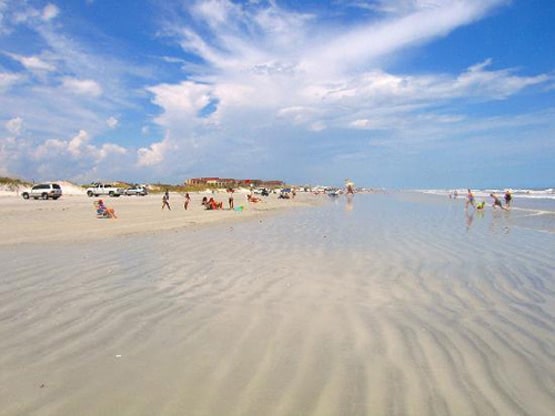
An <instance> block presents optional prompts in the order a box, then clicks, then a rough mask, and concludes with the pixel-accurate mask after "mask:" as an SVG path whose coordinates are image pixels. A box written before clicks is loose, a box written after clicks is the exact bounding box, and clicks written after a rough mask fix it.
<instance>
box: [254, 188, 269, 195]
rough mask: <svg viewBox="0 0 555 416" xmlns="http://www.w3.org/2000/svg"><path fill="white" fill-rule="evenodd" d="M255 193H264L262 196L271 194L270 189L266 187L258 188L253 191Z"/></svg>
mask: <svg viewBox="0 0 555 416" xmlns="http://www.w3.org/2000/svg"><path fill="white" fill-rule="evenodd" d="M253 193H255V194H258V195H262V196H268V195H270V191H269V190H268V189H266V188H257V189H255V190H254V191H253Z"/></svg>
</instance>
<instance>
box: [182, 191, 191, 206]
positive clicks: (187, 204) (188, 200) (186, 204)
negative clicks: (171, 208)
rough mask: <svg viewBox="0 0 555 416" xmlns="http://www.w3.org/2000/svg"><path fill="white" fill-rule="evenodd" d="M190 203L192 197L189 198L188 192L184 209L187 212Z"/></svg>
mask: <svg viewBox="0 0 555 416" xmlns="http://www.w3.org/2000/svg"><path fill="white" fill-rule="evenodd" d="M189 202H191V197H190V196H189V192H186V193H185V201H184V202H183V208H185V210H187V208H188V207H189Z"/></svg>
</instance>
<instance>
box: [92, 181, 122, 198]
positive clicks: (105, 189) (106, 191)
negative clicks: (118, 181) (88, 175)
mask: <svg viewBox="0 0 555 416" xmlns="http://www.w3.org/2000/svg"><path fill="white" fill-rule="evenodd" d="M123 192H124V191H123V189H121V188H118V187H117V186H114V185H110V184H103V183H93V184H91V186H89V187H88V188H87V190H86V193H87V195H88V196H89V197H92V196H100V195H108V196H113V197H118V196H120V195H122V194H123Z"/></svg>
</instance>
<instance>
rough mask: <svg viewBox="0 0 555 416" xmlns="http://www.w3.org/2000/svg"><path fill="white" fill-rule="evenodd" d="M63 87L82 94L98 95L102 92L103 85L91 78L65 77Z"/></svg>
mask: <svg viewBox="0 0 555 416" xmlns="http://www.w3.org/2000/svg"><path fill="white" fill-rule="evenodd" d="M62 87H63V88H65V89H66V90H68V91H70V92H73V93H75V94H80V95H88V96H91V97H98V96H100V95H101V94H102V87H101V86H100V85H99V84H98V83H97V82H96V81H93V80H90V79H76V78H69V77H66V78H63V79H62Z"/></svg>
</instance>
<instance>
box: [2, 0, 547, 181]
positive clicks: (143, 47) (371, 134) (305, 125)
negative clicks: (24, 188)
mask: <svg viewBox="0 0 555 416" xmlns="http://www.w3.org/2000/svg"><path fill="white" fill-rule="evenodd" d="M554 21H555V1H553V0H512V1H510V0H443V1H442V0H366V1H365V0H347V1H339V0H335V1H316V0H311V1H293V0H287V1H279V0H273V1H263V0H250V1H248V0H245V1H229V0H211V1H194V0H188V1H185V0H182V1H171V0H167V1H163V2H159V1H148V0H144V1H136V0H134V1H131V0H129V1H127V0H119V1H117V2H114V1H107V0H65V1H39V0H37V1H34V0H33V1H31V0H17V1H12V0H0V175H3V176H6V175H7V176H17V177H21V178H24V179H30V180H35V181H40V180H61V179H67V180H72V181H75V182H79V183H86V182H90V181H96V180H126V181H130V182H164V183H168V182H169V183H180V182H182V181H183V180H185V179H187V178H189V177H196V176H221V177H237V178H260V179H283V180H285V181H287V182H290V183H298V184H304V183H310V184H335V185H338V184H341V183H343V180H344V179H345V178H347V177H349V178H351V179H353V180H354V182H355V183H356V184H357V185H364V186H375V187H387V188H440V187H441V188H453V187H467V186H469V187H475V188H478V187H488V186H495V187H544V186H545V187H551V186H555V184H554V182H555V163H554V159H555V29H554V25H553V22H554Z"/></svg>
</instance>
